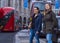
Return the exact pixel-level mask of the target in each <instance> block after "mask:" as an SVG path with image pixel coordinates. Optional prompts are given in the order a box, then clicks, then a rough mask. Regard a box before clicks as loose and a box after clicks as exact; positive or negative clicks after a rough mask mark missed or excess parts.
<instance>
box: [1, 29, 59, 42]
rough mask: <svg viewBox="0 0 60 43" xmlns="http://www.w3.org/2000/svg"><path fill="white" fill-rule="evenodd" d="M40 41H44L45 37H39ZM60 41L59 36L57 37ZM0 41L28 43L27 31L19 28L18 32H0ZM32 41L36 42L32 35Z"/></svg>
mask: <svg viewBox="0 0 60 43" xmlns="http://www.w3.org/2000/svg"><path fill="white" fill-rule="evenodd" d="M39 40H40V43H46V39H44V38H43V39H42V38H40V39H39ZM58 42H59V43H60V38H59V39H58ZM0 43H29V31H28V30H21V31H19V32H12V33H8V32H7V33H0ZM33 43H36V39H35V37H34V39H33Z"/></svg>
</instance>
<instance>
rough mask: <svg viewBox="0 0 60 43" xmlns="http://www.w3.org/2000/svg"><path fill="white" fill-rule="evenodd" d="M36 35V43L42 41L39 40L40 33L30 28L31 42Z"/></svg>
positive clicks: (31, 42)
mask: <svg viewBox="0 0 60 43" xmlns="http://www.w3.org/2000/svg"><path fill="white" fill-rule="evenodd" d="M34 36H35V38H36V43H40V42H39V36H38V34H36V31H35V30H34V29H31V30H30V42H29V43H33V38H34Z"/></svg>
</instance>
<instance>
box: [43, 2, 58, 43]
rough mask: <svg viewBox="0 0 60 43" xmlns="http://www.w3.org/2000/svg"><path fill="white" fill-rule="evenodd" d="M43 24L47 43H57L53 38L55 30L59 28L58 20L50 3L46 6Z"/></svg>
mask: <svg viewBox="0 0 60 43" xmlns="http://www.w3.org/2000/svg"><path fill="white" fill-rule="evenodd" d="M43 22H44V31H45V32H46V40H47V43H56V42H54V40H55V39H54V38H53V37H54V34H55V32H54V29H55V27H57V19H56V15H55V13H54V12H53V11H52V5H51V4H50V3H46V4H45V11H44V17H43ZM55 41H56V40H55Z"/></svg>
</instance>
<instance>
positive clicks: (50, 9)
mask: <svg viewBox="0 0 60 43" xmlns="http://www.w3.org/2000/svg"><path fill="white" fill-rule="evenodd" d="M46 4H48V5H49V7H50V8H49V10H48V11H46V9H45V10H44V14H46V13H48V12H49V11H52V5H51V3H46ZM46 4H45V5H46Z"/></svg>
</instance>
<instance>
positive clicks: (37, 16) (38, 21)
mask: <svg viewBox="0 0 60 43" xmlns="http://www.w3.org/2000/svg"><path fill="white" fill-rule="evenodd" d="M39 12H40V11H39V8H38V7H34V12H33V13H34V14H33V16H32V21H31V22H30V24H29V28H30V43H33V38H34V36H35V38H36V43H40V41H39V32H40V31H41V28H42V14H41V13H39Z"/></svg>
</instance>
